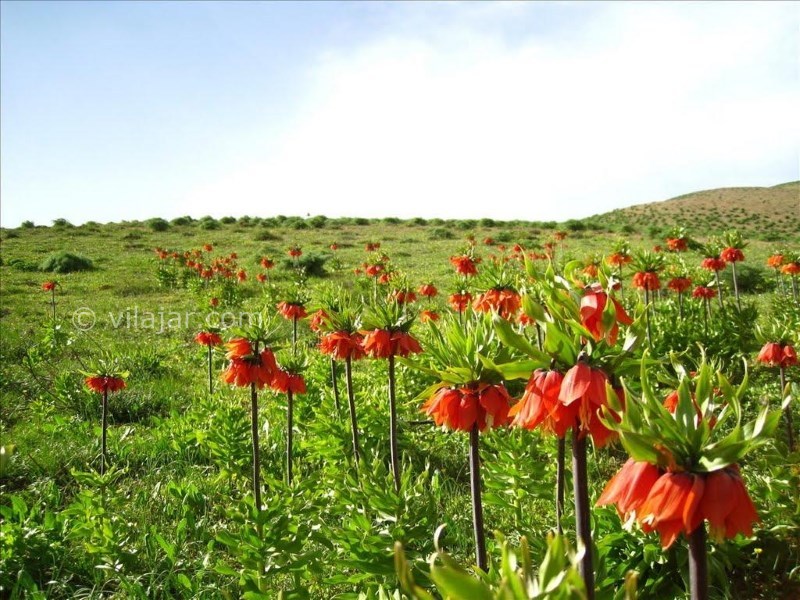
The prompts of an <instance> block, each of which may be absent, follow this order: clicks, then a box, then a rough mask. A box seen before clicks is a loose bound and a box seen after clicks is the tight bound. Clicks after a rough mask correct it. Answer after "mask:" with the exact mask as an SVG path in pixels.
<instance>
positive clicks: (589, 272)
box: [583, 264, 597, 277]
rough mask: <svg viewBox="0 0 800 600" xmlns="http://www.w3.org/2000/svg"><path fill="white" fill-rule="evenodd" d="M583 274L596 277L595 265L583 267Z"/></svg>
mask: <svg viewBox="0 0 800 600" xmlns="http://www.w3.org/2000/svg"><path fill="white" fill-rule="evenodd" d="M583 274H584V275H586V276H587V277H597V265H593V264H589V265H586V266H585V267H583Z"/></svg>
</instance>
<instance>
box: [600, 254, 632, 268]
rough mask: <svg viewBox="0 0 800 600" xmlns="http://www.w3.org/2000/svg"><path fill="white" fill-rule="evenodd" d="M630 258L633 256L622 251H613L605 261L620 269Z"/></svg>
mask: <svg viewBox="0 0 800 600" xmlns="http://www.w3.org/2000/svg"><path fill="white" fill-rule="evenodd" d="M632 260H633V258H632V257H631V256H630V255H629V254H623V253H622V252H614V253H613V254H610V255H609V256H608V257H607V258H606V262H607V263H608V265H609V266H611V267H616V268H618V269H621V268H622V267H624V266H625V265H627V264H628V263H630V262H631V261H632Z"/></svg>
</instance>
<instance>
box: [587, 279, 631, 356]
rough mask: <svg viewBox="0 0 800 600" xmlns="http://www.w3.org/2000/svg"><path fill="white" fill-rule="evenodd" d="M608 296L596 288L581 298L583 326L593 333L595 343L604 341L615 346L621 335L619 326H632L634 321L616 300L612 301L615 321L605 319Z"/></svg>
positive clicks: (589, 290) (612, 299)
mask: <svg viewBox="0 0 800 600" xmlns="http://www.w3.org/2000/svg"><path fill="white" fill-rule="evenodd" d="M608 299H609V298H608V294H606V293H605V292H604V291H602V289H598V288H596V287H593V288H590V289H588V290H586V292H585V293H584V295H583V297H582V298H581V308H580V314H581V324H582V325H583V326H584V327H586V329H588V330H589V332H591V334H592V337H594V339H595V341H600V340H601V339H604V340H605V341H606V342H607V343H608V344H610V345H611V346H613V345H614V344H616V343H617V336H618V335H619V324H620V323H622V324H623V325H630V324H631V323H633V319H631V318H630V316H628V313H626V312H625V309H624V308H623V307H622V305H621V304H620V303H619V302H617V301H616V300H615V299H614V298H611V301H612V302H613V303H614V319H613V320H612V321H611V322H608V320H607V319H606V320H605V321H604V319H603V313H604V312H605V309H606V305H607V304H608Z"/></svg>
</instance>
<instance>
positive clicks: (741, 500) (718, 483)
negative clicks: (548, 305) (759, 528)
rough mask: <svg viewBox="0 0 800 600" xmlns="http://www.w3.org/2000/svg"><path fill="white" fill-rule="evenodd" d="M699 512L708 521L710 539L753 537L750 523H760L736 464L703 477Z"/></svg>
mask: <svg viewBox="0 0 800 600" xmlns="http://www.w3.org/2000/svg"><path fill="white" fill-rule="evenodd" d="M700 512H701V513H702V515H703V516H704V517H705V518H706V519H708V526H709V527H708V528H709V531H710V533H711V537H712V538H715V539H717V540H722V538H723V537H726V538H732V537H735V536H736V534H737V533H742V534H744V535H748V536H749V535H753V523H757V522H758V521H759V518H758V514H757V513H756V508H755V506H753V501H752V500H751V499H750V495H749V494H748V493H747V489H746V488H745V487H744V482H743V481H742V477H741V475H740V474H739V467H737V466H736V465H732V466H730V467H728V468H727V469H721V470H719V471H714V472H713V473H709V474H708V475H706V487H705V492H704V494H703V499H702V500H701V501H700Z"/></svg>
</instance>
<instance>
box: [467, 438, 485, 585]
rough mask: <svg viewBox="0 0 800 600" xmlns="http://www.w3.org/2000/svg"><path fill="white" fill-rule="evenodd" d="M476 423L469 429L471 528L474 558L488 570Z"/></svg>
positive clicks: (482, 568)
mask: <svg viewBox="0 0 800 600" xmlns="http://www.w3.org/2000/svg"><path fill="white" fill-rule="evenodd" d="M479 441H480V432H479V431H478V424H477V423H475V424H473V425H472V429H470V431H469V485H470V492H471V493H472V528H473V530H474V532H475V558H476V560H477V563H478V568H479V569H481V570H482V571H484V572H486V571H488V568H487V563H486V534H485V532H484V528H483V502H482V501H481V457H480V449H479Z"/></svg>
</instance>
